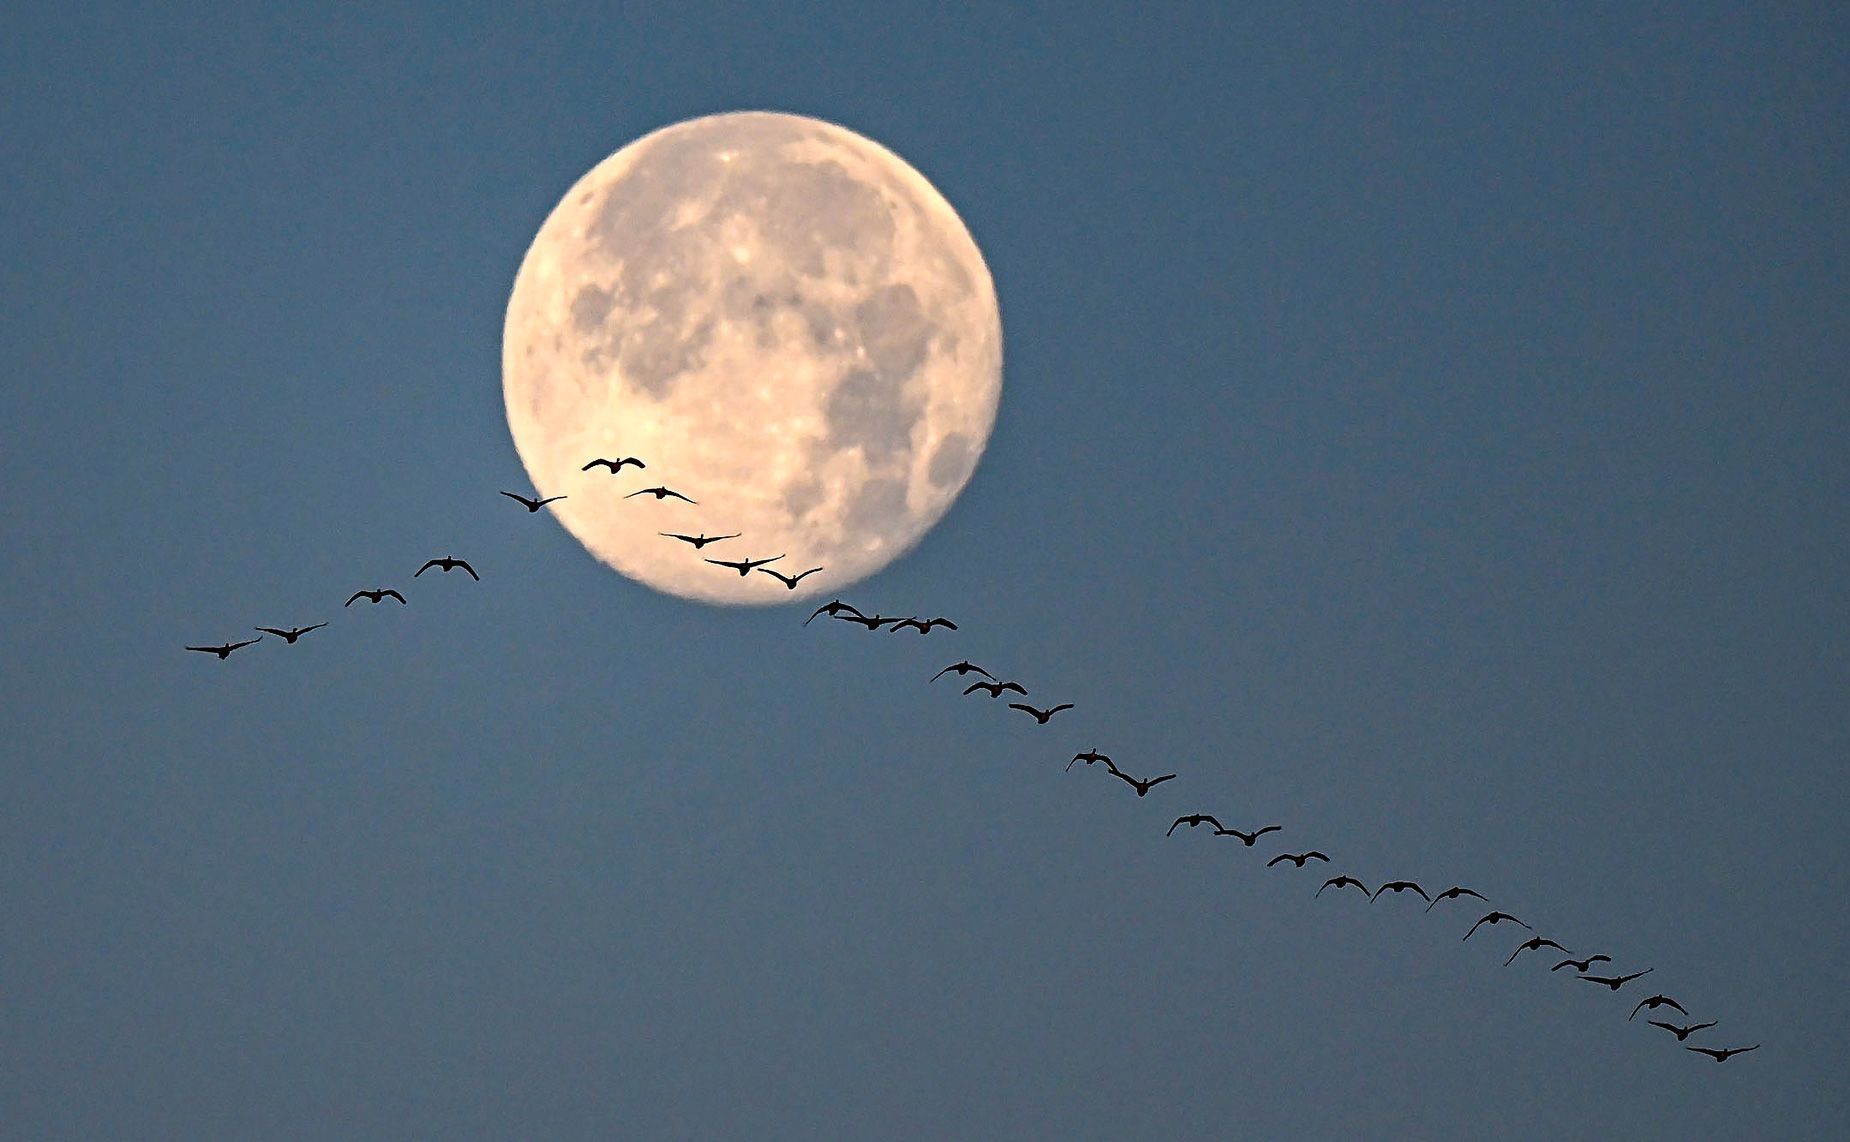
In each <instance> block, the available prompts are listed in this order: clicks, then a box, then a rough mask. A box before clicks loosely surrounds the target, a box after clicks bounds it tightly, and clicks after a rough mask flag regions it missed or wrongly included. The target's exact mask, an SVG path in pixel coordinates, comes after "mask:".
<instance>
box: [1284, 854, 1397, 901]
mask: <svg viewBox="0 0 1850 1142" xmlns="http://www.w3.org/2000/svg"><path fill="white" fill-rule="evenodd" d="M1287 860H1288V861H1290V862H1291V865H1292V867H1293V868H1303V867H1304V862H1305V861H1307V860H1320V861H1322V862H1323V863H1324V864H1329V863H1330V858H1329V857H1327V856H1324V855H1323V854H1322V853H1320V852H1318V851H1317V850H1316V849H1312V850H1310V851H1309V852H1307V853H1279V854H1278V855H1277V856H1275V857H1273V858H1272V859H1271V860H1269V861H1266V862H1265V866H1266V867H1267V868H1271V867H1272V866H1273V865H1275V864H1277V863H1279V862H1280V861H1287ZM1375 891H1376V892H1379V891H1381V890H1380V889H1379V888H1377V889H1375Z"/></svg>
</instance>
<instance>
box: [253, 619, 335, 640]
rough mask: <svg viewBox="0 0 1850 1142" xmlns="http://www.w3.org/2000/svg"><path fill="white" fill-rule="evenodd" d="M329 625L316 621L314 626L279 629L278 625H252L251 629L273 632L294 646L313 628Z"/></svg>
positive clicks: (318, 628)
mask: <svg viewBox="0 0 1850 1142" xmlns="http://www.w3.org/2000/svg"><path fill="white" fill-rule="evenodd" d="M327 625H328V624H326V623H316V624H315V625H314V626H312V627H292V628H291V629H289V630H278V629H277V628H276V627H252V628H251V629H252V630H260V631H262V632H263V633H264V634H273V635H275V636H276V637H277V638H280V639H282V640H283V641H284V642H286V643H288V644H289V645H290V646H294V645H295V640H296V639H298V638H301V637H302V636H303V635H305V634H307V633H308V632H309V631H311V630H320V629H321V628H322V627H324V626H327Z"/></svg>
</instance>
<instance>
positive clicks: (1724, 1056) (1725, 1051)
mask: <svg viewBox="0 0 1850 1142" xmlns="http://www.w3.org/2000/svg"><path fill="white" fill-rule="evenodd" d="M1683 1049H1684V1050H1685V1051H1694V1052H1696V1053H1697V1054H1698V1055H1707V1056H1708V1057H1709V1058H1711V1059H1714V1060H1715V1061H1716V1062H1718V1063H1725V1062H1727V1061H1728V1060H1729V1059H1731V1058H1733V1057H1734V1056H1736V1055H1745V1054H1747V1052H1749V1051H1758V1050H1759V1049H1760V1044H1758V1043H1755V1044H1754V1045H1753V1046H1751V1047H1722V1048H1720V1049H1719V1050H1718V1049H1716V1048H1714V1047H1685V1048H1683Z"/></svg>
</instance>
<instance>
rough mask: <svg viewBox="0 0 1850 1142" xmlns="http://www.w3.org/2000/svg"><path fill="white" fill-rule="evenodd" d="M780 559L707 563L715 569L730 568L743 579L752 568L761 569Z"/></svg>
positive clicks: (722, 560)
mask: <svg viewBox="0 0 1850 1142" xmlns="http://www.w3.org/2000/svg"><path fill="white" fill-rule="evenodd" d="M782 558H783V556H781V555H773V556H771V557H770V558H769V559H709V560H707V562H708V563H711V564H713V566H715V567H730V568H732V569H733V570H734V571H737V572H738V573H739V578H741V579H743V578H745V577H746V576H747V575H750V574H751V573H752V569H753V568H754V567H763V566H764V565H765V564H766V563H775V562H777V561H778V560H779V559H782Z"/></svg>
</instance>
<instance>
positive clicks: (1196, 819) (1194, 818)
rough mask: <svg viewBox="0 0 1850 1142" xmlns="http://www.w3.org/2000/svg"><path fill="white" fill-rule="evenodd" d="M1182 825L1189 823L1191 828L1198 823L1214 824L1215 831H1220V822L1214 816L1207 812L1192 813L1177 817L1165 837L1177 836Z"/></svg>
mask: <svg viewBox="0 0 1850 1142" xmlns="http://www.w3.org/2000/svg"><path fill="white" fill-rule="evenodd" d="M1182 825H1187V826H1188V827H1189V828H1191V829H1192V828H1194V827H1195V826H1196V825H1213V826H1214V831H1215V832H1217V833H1218V832H1220V822H1219V821H1216V820H1215V819H1214V818H1213V817H1210V816H1209V815H1208V814H1206V813H1190V814H1189V815H1188V816H1186V817H1177V818H1176V823H1175V824H1174V825H1171V826H1169V831H1168V832H1167V833H1164V834H1163V836H1165V837H1173V836H1175V831H1176V829H1177V828H1178V827H1179V826H1182Z"/></svg>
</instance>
